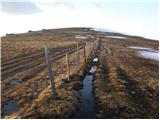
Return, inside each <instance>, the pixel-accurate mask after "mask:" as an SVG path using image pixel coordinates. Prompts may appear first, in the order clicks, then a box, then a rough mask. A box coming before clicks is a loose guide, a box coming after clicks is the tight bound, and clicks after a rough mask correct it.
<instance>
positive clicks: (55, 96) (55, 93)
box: [45, 47, 57, 98]
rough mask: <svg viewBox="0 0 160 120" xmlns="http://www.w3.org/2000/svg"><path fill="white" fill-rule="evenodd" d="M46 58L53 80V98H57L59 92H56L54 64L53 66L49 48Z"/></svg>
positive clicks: (46, 51) (46, 50)
mask: <svg viewBox="0 0 160 120" xmlns="http://www.w3.org/2000/svg"><path fill="white" fill-rule="evenodd" d="M45 57H46V62H47V66H48V74H49V79H50V80H51V88H52V97H53V98H57V92H56V88H55V83H54V74H53V71H52V64H51V58H50V51H49V48H47V47H45Z"/></svg>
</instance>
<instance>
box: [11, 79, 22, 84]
mask: <svg viewBox="0 0 160 120" xmlns="http://www.w3.org/2000/svg"><path fill="white" fill-rule="evenodd" d="M22 82H23V80H22V79H18V80H12V81H10V83H9V84H10V85H17V84H19V83H22Z"/></svg>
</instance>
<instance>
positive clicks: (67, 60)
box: [66, 53, 70, 81]
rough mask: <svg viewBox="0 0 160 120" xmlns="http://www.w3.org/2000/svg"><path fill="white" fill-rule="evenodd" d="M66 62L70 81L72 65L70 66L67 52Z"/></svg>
mask: <svg viewBox="0 0 160 120" xmlns="http://www.w3.org/2000/svg"><path fill="white" fill-rule="evenodd" d="M66 63H67V77H68V81H70V67H69V57H68V53H66Z"/></svg>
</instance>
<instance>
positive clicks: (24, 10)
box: [1, 1, 41, 14]
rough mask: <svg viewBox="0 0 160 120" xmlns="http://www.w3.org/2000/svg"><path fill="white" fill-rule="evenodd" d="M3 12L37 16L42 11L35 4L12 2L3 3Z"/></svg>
mask: <svg viewBox="0 0 160 120" xmlns="http://www.w3.org/2000/svg"><path fill="white" fill-rule="evenodd" d="M1 10H2V12H4V13H8V14H35V13H40V12H41V10H40V8H38V7H37V6H36V5H35V4H34V3H33V2H25V1H24V2H10V1H2V2H1Z"/></svg>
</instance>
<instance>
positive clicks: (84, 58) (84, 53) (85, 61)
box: [83, 45, 86, 63]
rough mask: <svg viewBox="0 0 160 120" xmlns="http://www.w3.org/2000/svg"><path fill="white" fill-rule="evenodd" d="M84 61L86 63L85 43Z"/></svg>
mask: <svg viewBox="0 0 160 120" xmlns="http://www.w3.org/2000/svg"><path fill="white" fill-rule="evenodd" d="M83 49H84V62H85V63H86V45H84V48H83Z"/></svg>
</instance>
